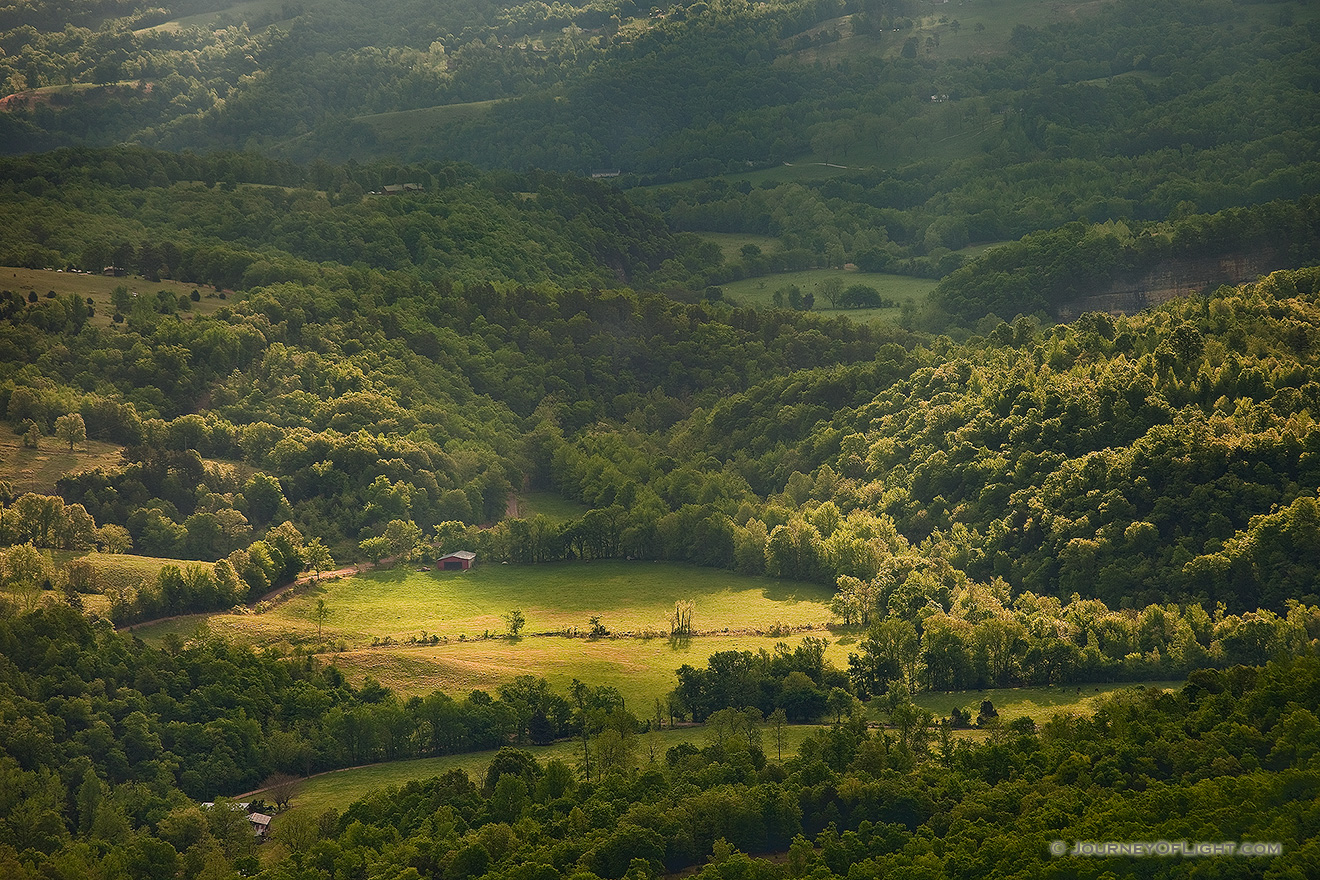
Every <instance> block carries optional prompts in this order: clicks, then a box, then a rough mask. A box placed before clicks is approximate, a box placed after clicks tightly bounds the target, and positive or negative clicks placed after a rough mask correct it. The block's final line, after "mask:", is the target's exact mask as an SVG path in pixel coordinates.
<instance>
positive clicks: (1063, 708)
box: [913, 681, 1184, 724]
mask: <svg viewBox="0 0 1320 880" xmlns="http://www.w3.org/2000/svg"><path fill="white" fill-rule="evenodd" d="M1183 684H1184V682H1181V681H1147V682H1139V683H1133V682H1124V683H1122V684H1071V685H1060V686H1058V687H1053V686H1051V687H1021V688H985V689H983V690H976V691H951V692H948V693H921V694H917V695H916V696H915V697H913V700H914V701H915V702H916V704H917V705H918V706H920V707H921V708H923V709H925V710H927V711H929V712H931V713H932V714H934V715H935V716H936V717H937V718H947V717H949V713H951V712H952V711H953V710H954V709H955V708H958V709H966V710H967V711H969V712H971V713H972V718H973V719H975V718H976V714H977V712H979V711H980V709H981V702H982V701H983V700H989V701H990V702H991V703H993V704H994V707H995V710H996V711H998V712H999V720H1000V722H1001V723H1008V722H1010V721H1014V720H1016V719H1018V718H1023V717H1027V718H1031V719H1032V720H1034V721H1035V722H1036V723H1037V724H1040V723H1041V722H1043V721H1045V720H1047V719H1048V718H1050V717H1051V716H1053V715H1091V714H1093V713H1094V712H1095V710H1096V708H1097V707H1098V705H1099V703H1100V701H1101V699H1103V698H1104V697H1106V696H1108V695H1109V694H1112V693H1114V692H1116V691H1124V690H1130V689H1132V688H1138V687H1153V688H1160V689H1162V690H1174V689H1177V688H1180V687H1182V686H1183Z"/></svg>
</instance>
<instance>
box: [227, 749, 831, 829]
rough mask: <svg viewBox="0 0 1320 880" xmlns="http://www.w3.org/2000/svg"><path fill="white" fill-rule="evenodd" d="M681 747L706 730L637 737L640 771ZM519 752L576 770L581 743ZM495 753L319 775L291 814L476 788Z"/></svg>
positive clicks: (788, 752) (769, 754) (772, 752)
mask: <svg viewBox="0 0 1320 880" xmlns="http://www.w3.org/2000/svg"><path fill="white" fill-rule="evenodd" d="M821 729H822V728H821V726H819V725H814V724H793V725H789V726H788V727H786V728H784V752H783V757H784V759H785V760H787V759H788V758H790V757H793V756H794V755H796V754H797V753H798V750H799V749H800V748H801V746H802V741H803V740H805V739H806V738H807V737H808V736H810V735H811V734H813V733H816V732H818V731H819V730H821ZM682 742H690V743H692V744H693V745H695V746H697V747H698V748H702V747H704V746H706V745H707V744H708V741H707V739H706V734H705V729H704V728H703V727H692V726H680V727H677V728H665V729H664V730H658V731H655V733H654V734H652V733H642V734H638V736H637V766H638V767H639V768H645V767H646V766H647V765H648V764H650V762H651V756H652V750H653V749H654V753H655V760H656V761H657V762H662V761H664V755H665V751H666V750H667V749H670V748H673V747H674V746H676V745H678V744H679V743H682ZM518 748H520V749H522V750H524V751H526V752H527V753H528V754H530V755H532V756H533V757H534V758H536V760H537V761H538V762H539V763H540V764H541V766H542V767H544V766H545V765H546V764H547V763H549V762H550V761H554V760H559V761H563V762H565V763H566V764H568V765H570V766H577V764H578V763H580V762H581V760H582V741H581V740H578V739H568V740H561V741H559V742H556V743H553V744H551V745H548V746H533V745H523V746H519V747H518ZM761 749H762V751H764V752H765V756H766V758H767V759H768V760H770V761H777V760H778V759H779V754H778V748H777V746H776V743H775V734H774V731H773V730H771V729H770V728H769V727H763V728H762V730H761ZM495 754H496V753H495V752H493V751H488V752H470V753H468V754H464V755H446V756H445V757H441V758H415V759H412V760H407V761H390V762H388V763H382V764H371V765H368V766H365V767H350V768H348V769H346V770H332V771H330V772H328V773H321V774H318V775H316V776H312V777H310V778H308V779H305V780H303V781H302V783H301V784H300V785H299V787H298V790H297V793H296V794H295V795H294V797H293V800H292V801H290V808H291V809H290V813H291V812H292V811H293V810H296V809H299V808H301V809H305V810H308V811H310V812H312V813H313V815H319V814H320V813H322V812H324V811H325V810H328V809H334V810H338V811H340V812H343V811H344V810H345V809H347V808H348V807H349V806H350V805H352V804H353V803H354V802H355V801H359V800H362V799H363V798H365V797H367V796H368V795H370V794H371V793H372V792H374V791H378V790H379V789H382V788H386V787H387V786H396V787H397V786H402V785H404V784H405V783H408V782H411V781H413V780H423V779H430V778H432V777H434V776H441V775H443V774H445V773H448V772H449V771H450V770H462V771H464V772H465V773H467V775H468V777H469V778H471V779H472V781H473V782H475V783H477V784H478V785H480V784H481V783H482V780H483V779H484V778H485V776H486V770H487V768H489V767H490V762H491V760H492V759H493V758H494V757H495ZM260 795H261V792H260V791H253V792H248V793H247V794H245V795H241V796H240V797H241V798H242V799H244V800H246V799H248V798H249V797H260ZM281 815H288V814H281ZM279 821H280V820H279V817H276V819H275V823H276V826H278V824H279Z"/></svg>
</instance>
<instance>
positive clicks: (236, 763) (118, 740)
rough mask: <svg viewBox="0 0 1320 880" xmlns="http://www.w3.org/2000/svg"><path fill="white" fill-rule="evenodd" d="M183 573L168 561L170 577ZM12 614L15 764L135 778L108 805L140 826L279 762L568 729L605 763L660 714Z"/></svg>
mask: <svg viewBox="0 0 1320 880" xmlns="http://www.w3.org/2000/svg"><path fill="white" fill-rule="evenodd" d="M219 568H220V566H219V565H217V569H219ZM167 571H168V569H167ZM178 574H179V572H178V570H177V569H175V570H174V571H173V572H171V573H169V574H166V573H165V572H162V575H163V578H162V580H164V581H168V580H170V579H172V578H177V577H178ZM5 611H6V613H5V614H4V615H3V616H0V653H2V654H3V656H4V657H5V666H4V670H3V674H2V675H0V717H3V718H4V719H5V721H6V723H5V724H4V725H0V726H2V727H3V730H2V731H0V760H3V761H6V762H9V766H8V767H7V768H6V769H12V770H14V771H17V770H20V769H21V770H22V771H25V772H32V773H41V772H44V773H46V774H47V776H46V778H47V779H48V780H50V781H52V782H53V783H54V784H61V785H63V786H65V787H66V788H67V791H68V797H67V802H68V803H70V804H72V803H73V802H74V794H75V793H76V791H77V790H78V788H79V786H80V785H81V784H82V783H83V782H84V781H85V778H86V777H88V776H89V775H90V776H91V777H95V778H96V779H98V780H99V781H100V782H103V783H105V784H106V785H108V786H111V787H120V786H127V787H126V788H123V789H121V791H122V793H123V794H125V795H127V794H129V793H130V792H132V791H140V792H141V794H142V796H143V797H144V798H145V800H144V801H143V802H142V803H141V804H137V805H131V804H128V803H125V802H124V801H122V800H118V799H117V800H116V803H115V804H114V805H113V806H111V805H110V804H108V803H107V808H108V809H112V810H116V811H124V810H128V811H129V816H130V817H132V818H134V819H136V820H138V821H139V822H140V821H144V820H143V817H144V816H154V818H151V819H147V820H145V821H146V822H149V823H150V824H153V825H154V823H155V822H156V821H157V820H158V819H159V817H160V813H158V812H157V811H161V810H168V809H170V808H171V807H172V806H177V805H178V803H179V793H180V791H181V792H182V793H183V794H185V795H187V797H189V798H193V799H195V800H203V799H212V798H214V797H216V796H217V795H225V794H234V793H238V792H241V791H244V790H247V789H251V788H254V787H256V786H257V785H258V784H259V783H260V782H261V781H262V780H263V779H265V778H266V777H267V776H269V775H271V774H273V773H276V772H283V773H289V774H297V775H300V776H301V775H307V774H310V773H313V772H318V771H321V770H327V769H332V768H336V767H345V766H352V765H357V764H364V763H371V762H374V761H381V760H397V759H402V758H416V757H424V756H437V755H452V754H459V753H465V752H474V751H483V750H488V749H495V748H498V747H500V746H502V745H505V744H508V743H515V744H527V743H537V744H545V743H549V742H553V741H554V740H556V739H563V738H584V739H585V741H586V742H587V743H588V746H589V750H588V752H587V753H586V757H585V759H584V760H585V761H586V764H587V766H591V764H592V761H593V760H595V759H594V757H593V756H594V755H596V754H597V753H598V750H599V748H600V745H599V743H598V742H597V740H598V739H599V738H600V737H601V736H604V737H605V739H606V741H607V743H608V741H610V740H612V739H613V738H614V736H615V735H624V734H626V736H627V737H629V738H630V740H631V741H632V742H634V743H635V741H636V740H635V737H636V736H637V735H638V734H639V733H640V732H642V731H644V730H645V729H647V726H648V725H649V724H650V723H651V722H649V721H647V722H643V721H639V720H638V718H637V717H636V716H635V715H634V714H633V713H631V712H630V711H628V709H627V708H626V707H625V706H624V704H623V699H622V698H621V697H620V696H619V694H618V692H617V691H615V690H614V689H613V688H608V687H594V686H589V685H586V684H583V683H581V682H574V684H573V686H572V687H571V688H570V689H569V690H568V692H567V693H557V692H555V691H552V690H551V689H550V687H549V685H547V683H546V682H545V680H544V679H536V678H533V677H532V676H521V677H518V678H515V679H513V680H512V681H511V682H509V683H508V684H506V685H503V686H501V687H500V688H499V689H498V691H497V692H496V693H495V694H488V693H486V692H484V691H473V692H472V693H470V694H467V695H464V696H461V697H454V696H450V695H447V694H444V693H441V692H439V691H437V692H435V693H432V694H430V695H427V696H425V697H418V698H412V699H408V700H404V699H400V698H399V697H397V696H395V695H394V694H392V693H391V692H390V691H389V690H387V689H385V688H382V687H381V686H380V685H379V684H377V683H375V682H374V681H373V680H371V679H368V680H367V681H366V682H365V683H364V684H363V685H362V687H360V688H353V687H351V686H350V685H348V684H347V683H346V682H345V680H344V678H343V676H342V675H341V674H340V673H339V671H338V670H337V669H336V668H335V667H334V666H333V665H323V664H321V663H319V662H317V661H315V660H314V659H313V658H312V657H311V656H310V655H304V654H295V655H294V656H292V657H288V658H284V657H280V656H277V655H259V654H256V653H254V652H252V651H251V650H250V649H247V648H240V647H233V646H230V645H227V644H225V643H224V642H223V641H222V640H219V639H215V638H211V637H209V636H208V635H207V634H206V633H205V632H201V633H198V634H197V635H195V636H194V637H193V638H192V639H190V640H189V641H188V642H187V643H185V642H184V641H183V640H182V639H180V638H179V637H177V636H170V637H167V638H166V640H165V644H164V647H163V648H161V649H156V648H150V647H148V646H146V645H145V644H143V643H142V642H141V641H140V640H137V639H135V638H133V637H132V635H129V634H117V633H115V632H114V631H113V630H112V629H111V628H109V627H108V626H107V625H105V624H104V623H94V622H92V621H90V620H88V619H87V618H86V617H85V616H83V615H82V614H81V613H79V612H78V611H76V610H74V609H72V608H70V607H69V606H67V605H63V604H59V605H54V606H49V607H43V608H39V609H37V610H35V611H33V612H30V613H17V614H16V613H14V611H15V609H13V608H12V607H7V608H6V609H5ZM669 717H672V716H666V717H665V718H664V719H662V720H664V721H665V722H666V723H667V721H668V718H669ZM680 717H682V716H680ZM659 723H661V721H656V722H655V724H657V725H658V724H659ZM607 731H614V733H613V734H607V733H606V732H607ZM620 732H622V734H621V733H620ZM50 774H54V775H50ZM64 800H66V799H65V798H62V799H61V801H62V802H63V801H64ZM11 806H12V801H7V802H6V808H9V807H11ZM75 818H76V817H75ZM124 818H125V817H124V816H123V815H122V814H121V815H120V816H119V819H120V821H122V820H123V819H124ZM6 820H8V821H10V822H13V821H18V819H17V818H16V817H13V816H8V815H7V816H6ZM34 821H35V818H34ZM135 824H136V822H135ZM6 827H7V828H9V829H10V830H12V829H13V826H12V825H10V826H6ZM57 836H58V832H57ZM14 839H16V837H15V836H5V837H0V843H3V842H6V841H12V840H14Z"/></svg>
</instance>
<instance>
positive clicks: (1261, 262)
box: [1055, 248, 1285, 321]
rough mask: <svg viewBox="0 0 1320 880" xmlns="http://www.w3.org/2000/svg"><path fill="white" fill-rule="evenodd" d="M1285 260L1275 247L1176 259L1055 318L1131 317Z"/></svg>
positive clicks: (1081, 300) (1062, 309) (1071, 304)
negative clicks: (1098, 314) (1089, 315)
mask: <svg viewBox="0 0 1320 880" xmlns="http://www.w3.org/2000/svg"><path fill="white" fill-rule="evenodd" d="M1284 263H1285V261H1284V260H1282V259H1281V258H1280V256H1279V254H1278V253H1277V252H1276V251H1275V250H1274V249H1272V248H1269V249H1262V250H1257V251H1250V252H1243V253H1236V254H1226V255H1223V256H1220V257H1206V258H1201V259H1174V260H1168V261H1166V262H1163V263H1161V264H1160V265H1159V266H1158V267H1157V268H1155V269H1153V270H1151V271H1150V272H1147V273H1145V274H1144V275H1140V276H1136V277H1131V278H1124V279H1120V280H1118V281H1115V282H1114V283H1113V284H1110V285H1109V286H1108V287H1106V288H1104V289H1103V290H1097V291H1095V292H1094V293H1090V294H1088V295H1086V296H1082V297H1078V298H1076V299H1073V300H1069V301H1067V302H1064V303H1060V304H1059V306H1058V308H1057V309H1056V311H1055V317H1056V318H1057V319H1058V320H1060V321H1072V320H1074V319H1076V318H1077V316H1079V315H1081V314H1082V313H1083V312H1108V313H1110V314H1113V315H1117V314H1123V315H1130V314H1133V313H1134V312H1139V311H1141V310H1142V309H1144V308H1147V307H1149V306H1156V305H1159V304H1160V303H1163V302H1168V301H1169V300H1171V299H1176V298H1177V297H1182V296H1197V295H1200V294H1203V293H1206V292H1209V291H1213V290H1214V289H1215V288H1216V287H1219V286H1220V285H1221V284H1242V283H1244V282H1247V281H1255V280H1256V279H1257V278H1260V277H1261V276H1263V275H1266V274H1268V273H1269V272H1273V271H1274V270H1275V269H1282V268H1285V265H1284Z"/></svg>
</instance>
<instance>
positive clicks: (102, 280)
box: [0, 266, 232, 327]
mask: <svg viewBox="0 0 1320 880" xmlns="http://www.w3.org/2000/svg"><path fill="white" fill-rule="evenodd" d="M121 285H122V286H124V287H127V288H128V290H129V292H130V293H132V294H134V295H135V296H140V297H147V298H148V299H153V300H154V299H155V296H156V293H157V292H158V291H161V290H168V291H169V292H170V293H172V294H174V296H175V297H176V298H177V297H179V296H188V294H190V293H192V291H193V290H194V289H196V290H199V291H201V295H202V299H201V301H200V302H192V301H191V300H189V306H190V308H189V309H187V310H184V309H180V310H179V311H178V312H177V313H176V314H177V315H178V316H179V318H180V319H181V320H184V321H190V320H192V319H193V318H194V317H195V316H199V315H200V316H206V315H213V314H215V313H216V312H217V311H219V310H220V309H221V308H222V307H223V306H225V305H226V304H227V302H226V301H225V300H222V299H220V298H219V297H218V296H217V295H216V293H215V290H214V289H213V288H209V287H207V286H206V285H204V284H184V283H183V282H182V281H170V280H163V281H148V280H146V279H145V278H143V277H141V276H140V275H129V276H125V277H120V278H112V277H110V276H107V275H99V274H95V273H83V272H60V271H56V270H54V269H21V268H18V267H15V266H4V267H0V290H12V291H14V292H15V293H18V294H22V295H23V296H24V297H26V296H27V294H28V293H29V292H32V291H35V292H36V293H37V295H38V296H39V297H40V298H42V299H44V298H45V297H46V294H47V293H48V292H50V291H52V290H53V291H55V293H56V295H59V296H62V295H64V294H66V293H73V294H77V295H78V297H79V298H81V299H84V300H86V299H87V298H89V297H90V298H91V300H92V307H93V309H94V310H95V311H96V314H95V315H93V316H92V317H91V318H90V319H88V322H87V323H89V324H91V325H93V326H95V327H111V326H113V321H112V320H111V318H112V317H113V315H114V313H115V310H114V306H112V305H111V304H110V291H112V290H114V289H115V288H116V287H119V286H121ZM230 302H232V301H230Z"/></svg>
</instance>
